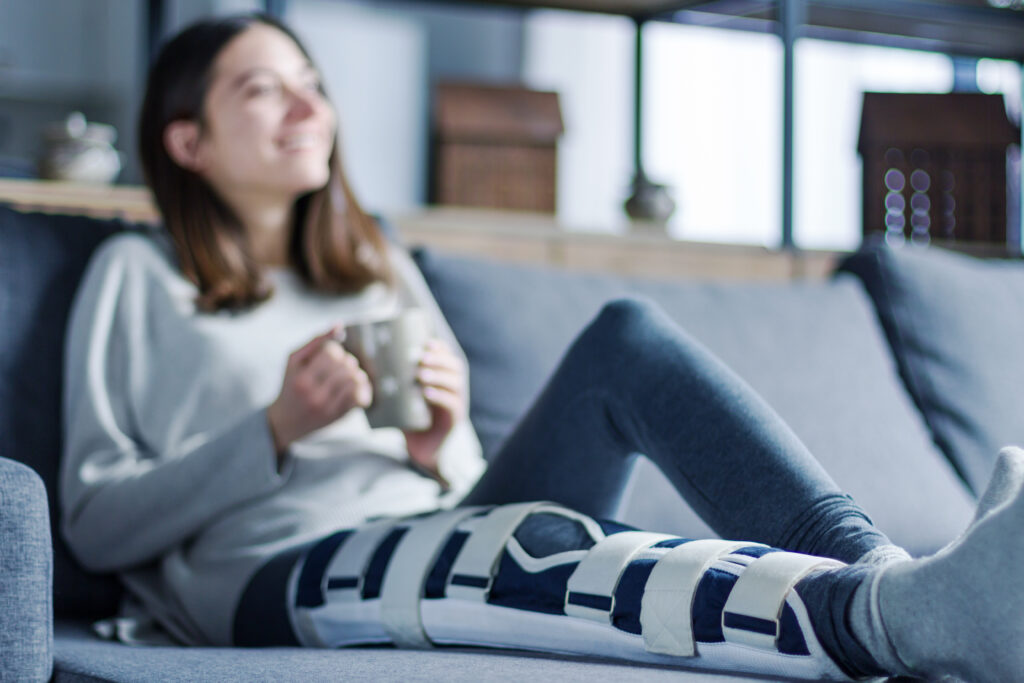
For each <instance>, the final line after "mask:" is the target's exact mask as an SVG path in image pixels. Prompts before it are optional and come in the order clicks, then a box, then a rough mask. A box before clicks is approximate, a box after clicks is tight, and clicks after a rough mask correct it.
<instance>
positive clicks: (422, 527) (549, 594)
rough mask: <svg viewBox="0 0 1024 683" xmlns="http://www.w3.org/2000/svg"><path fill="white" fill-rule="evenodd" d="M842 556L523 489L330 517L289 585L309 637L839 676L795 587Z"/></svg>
mask: <svg viewBox="0 0 1024 683" xmlns="http://www.w3.org/2000/svg"><path fill="white" fill-rule="evenodd" d="M839 566H842V563H839V562H836V561H834V560H828V559H824V558H820V557H812V556H808V555H800V554H796V553H789V552H784V551H779V550H775V549H772V548H768V547H767V546H764V545H760V544H757V543H743V542H733V541H720V540H686V539H682V538H679V537H675V536H669V535H665V534H654V533H647V532H641V531H635V530H631V529H628V528H626V527H623V526H622V525H618V524H615V523H611V522H601V521H597V520H594V519H592V518H590V517H587V516H585V515H581V514H579V513H576V512H573V511H571V510H568V509H566V508H563V507H561V506H558V505H555V504H552V503H543V502H533V503H520V504H514V505H503V506H497V507H489V508H484V507H466V508H457V509H455V510H449V511H443V512H436V513H431V514H428V515H421V516H418V517H413V518H407V519H391V520H384V521H378V522H371V523H368V524H366V525H364V526H362V527H359V528H357V529H352V530H347V531H342V532H339V533H337V534H334V535H332V536H330V537H328V538H326V539H324V540H323V541H321V542H320V543H319V544H317V545H315V546H314V547H312V548H311V549H310V550H309V551H308V552H307V553H306V555H305V556H304V557H303V558H301V559H300V561H299V562H298V563H297V564H296V567H295V569H294V571H293V572H292V575H291V579H290V584H289V595H290V596H293V597H292V599H291V601H290V602H291V607H292V609H291V617H292V625H293V627H294V630H295V632H296V634H297V635H298V637H299V639H300V641H301V642H303V644H304V645H308V646H316V647H342V646H347V645H361V644H370V643H394V644H395V645H398V646H402V647H414V648H425V647H431V646H434V645H481V646H487V647H499V648H515V649H528V650H535V651H543V652H558V653H566V654H574V655H591V656H601V657H615V658H622V659H627V660H632V661H641V662H651V663H659V664H672V665H677V666H683V667H690V668H707V669H716V670H728V671H737V672H750V673H761V674H769V675H780V676H787V677H807V678H818V679H821V678H826V679H839V680H846V677H845V676H844V675H843V674H842V672H841V671H840V670H839V669H838V667H836V665H835V664H834V663H833V662H832V661H831V659H829V657H828V656H827V655H826V654H825V652H824V651H823V650H822V648H821V646H820V644H819V643H818V640H817V638H816V637H815V635H814V632H813V629H812V628H811V624H810V620H809V618H808V615H807V611H806V609H805V607H804V605H803V603H802V601H801V600H800V597H799V596H798V595H797V594H796V591H794V590H793V587H794V586H795V584H796V583H797V581H799V580H800V579H801V578H802V577H804V576H806V575H807V574H808V573H809V572H812V571H816V570H820V569H827V568H831V567H839Z"/></svg>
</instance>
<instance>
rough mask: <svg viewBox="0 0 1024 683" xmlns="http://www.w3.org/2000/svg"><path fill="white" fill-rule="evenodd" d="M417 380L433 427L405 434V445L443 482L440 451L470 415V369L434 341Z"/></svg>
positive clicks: (422, 362) (423, 361) (419, 369)
mask: <svg viewBox="0 0 1024 683" xmlns="http://www.w3.org/2000/svg"><path fill="white" fill-rule="evenodd" d="M416 379H417V380H418V381H419V383H420V384H421V385H422V386H423V397H424V398H425V399H426V400H427V405H428V406H430V414H431V425H430V427H429V428H428V429H426V430H424V431H420V432H412V431H406V432H404V433H405V443H406V446H407V447H408V449H409V457H410V458H411V459H412V461H413V462H414V463H415V464H416V465H418V466H419V467H421V468H423V469H425V470H427V471H428V472H430V473H431V474H433V475H434V476H435V477H437V478H438V479H441V476H440V472H439V470H438V462H437V451H438V449H439V448H440V447H441V443H442V442H444V440H445V438H446V437H447V436H448V433H449V432H451V430H452V427H454V426H455V421H456V420H459V419H461V418H462V417H464V416H465V413H466V393H467V392H466V366H465V363H464V362H463V361H462V359H461V358H460V357H459V356H457V355H455V353H453V352H452V350H451V348H449V347H448V345H447V344H445V343H444V342H443V341H441V340H440V339H432V340H430V341H429V342H427V346H426V348H425V349H424V351H423V356H422V357H421V359H420V364H419V368H418V370H417V373H416ZM441 482H442V483H444V480H443V479H441Z"/></svg>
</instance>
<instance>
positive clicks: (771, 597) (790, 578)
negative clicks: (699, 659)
mask: <svg viewBox="0 0 1024 683" xmlns="http://www.w3.org/2000/svg"><path fill="white" fill-rule="evenodd" d="M843 566H845V565H844V564H843V563H842V562H839V561H837V560H830V559H827V558H824V557H815V556H814V555H802V554H800V553H788V552H777V553H768V554H767V555H763V556H761V557H759V558H758V559H756V560H754V561H753V562H751V563H750V564H749V565H748V566H747V568H746V569H744V570H743V573H742V574H741V575H740V578H739V579H738V580H737V581H736V585H734V586H733V587H732V591H731V592H730V593H729V598H728V600H726V601H725V609H724V610H723V611H722V633H723V634H724V635H725V639H726V640H727V641H728V642H730V643H739V644H743V645H749V646H751V647H757V648H761V649H763V650H772V651H774V650H776V641H777V640H778V637H779V618H780V617H781V615H782V608H783V606H784V605H785V603H786V596H787V595H788V594H789V591H790V590H791V589H792V588H793V586H795V585H796V583H797V581H799V580H800V579H802V578H803V577H805V576H807V574H809V573H810V572H811V571H813V570H814V569H818V568H822V569H825V568H834V567H843Z"/></svg>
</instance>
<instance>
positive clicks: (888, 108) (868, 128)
mask: <svg viewBox="0 0 1024 683" xmlns="http://www.w3.org/2000/svg"><path fill="white" fill-rule="evenodd" d="M1018 140H1020V132H1019V130H1018V128H1017V127H1016V126H1015V125H1014V124H1013V123H1012V122H1011V121H1010V120H1009V119H1008V118H1007V116H1006V107H1005V105H1004V104H1003V96H1002V95H987V94H984V93H882V92H866V93H864V105H863V108H862V110H861V119H860V140H859V142H858V143H857V149H858V151H860V152H861V153H862V154H863V153H864V150H865V149H867V148H868V147H875V146H878V145H900V146H906V145H920V146H945V147H949V146H954V147H1005V146H1006V145H1008V144H1010V143H1013V142H1017V141H1018Z"/></svg>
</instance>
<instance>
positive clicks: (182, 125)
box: [164, 119, 203, 173]
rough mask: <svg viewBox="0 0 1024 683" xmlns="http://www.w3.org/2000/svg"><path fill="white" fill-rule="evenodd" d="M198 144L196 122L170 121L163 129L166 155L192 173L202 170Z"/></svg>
mask: <svg viewBox="0 0 1024 683" xmlns="http://www.w3.org/2000/svg"><path fill="white" fill-rule="evenodd" d="M199 142H200V139H199V124H198V123H197V122H196V121H189V120H187V119H179V120H178V121H171V122H170V123H169V124H167V127H166V128H164V147H165V148H166V149H167V154H169V155H170V157H171V159H173V160H174V163H176V164H178V165H179V166H181V167H182V168H185V169H188V170H189V171H193V172H194V173H199V172H200V171H202V170H203V168H202V167H203V163H202V159H201V156H200V153H199Z"/></svg>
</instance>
